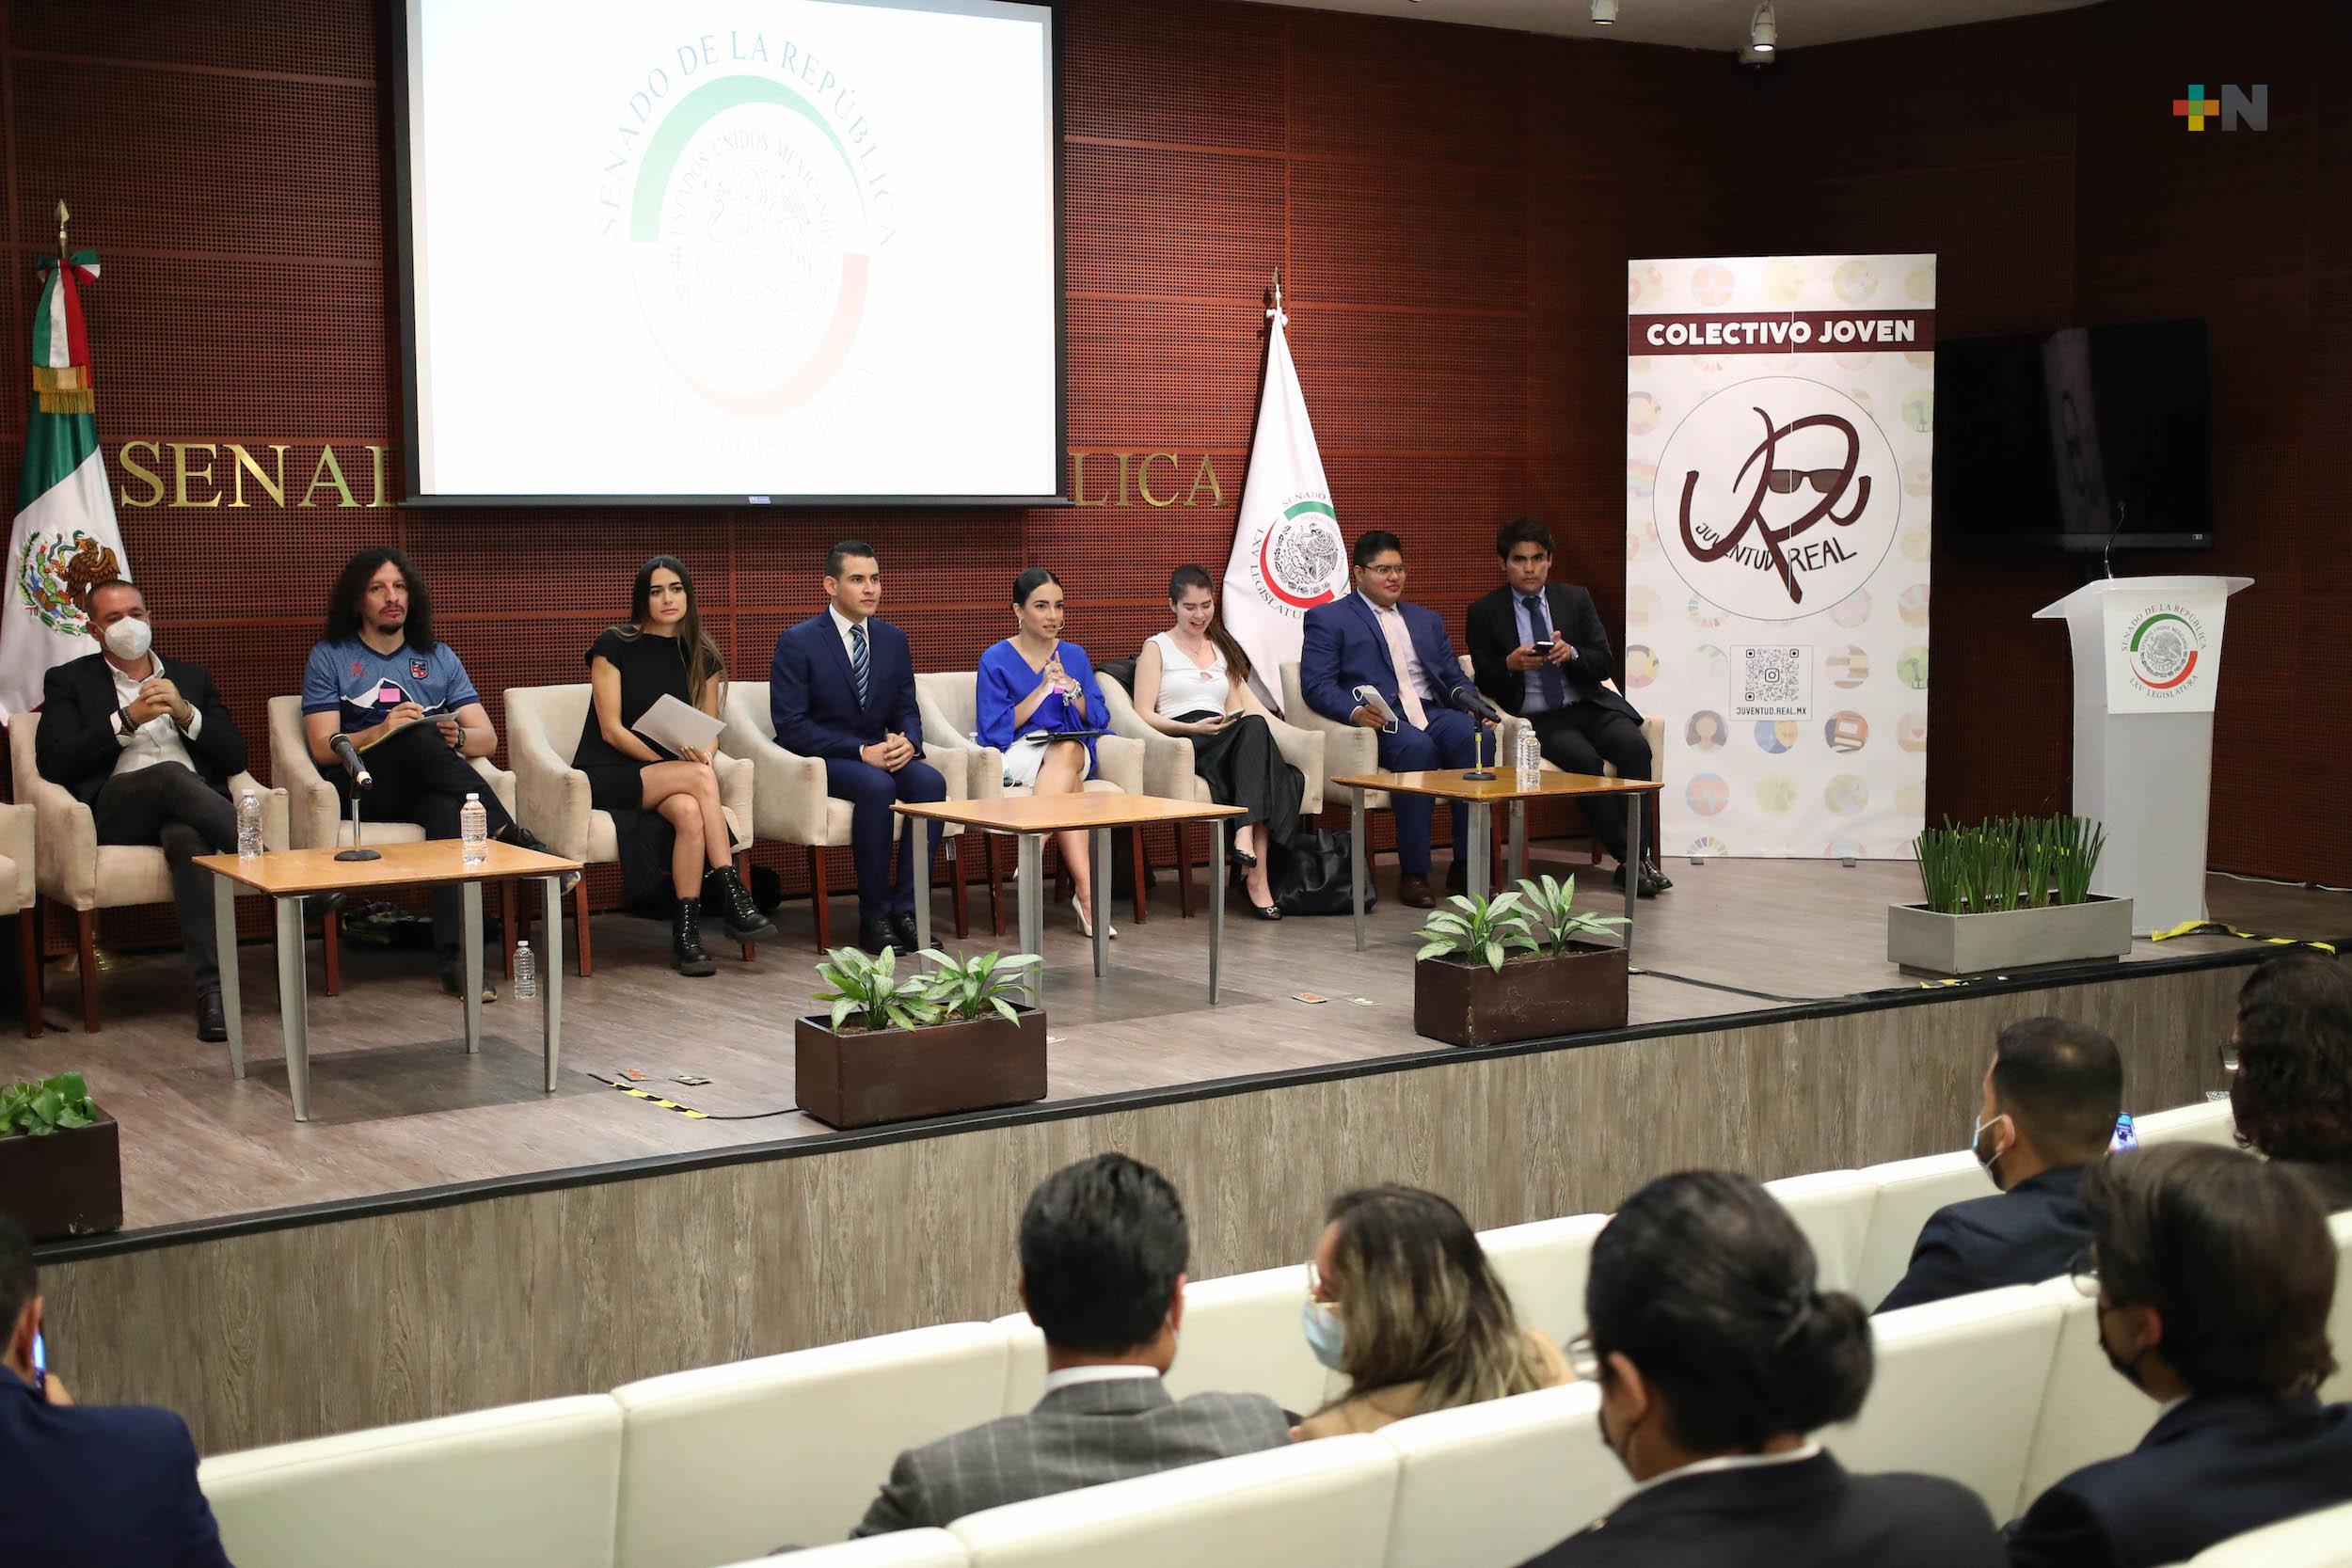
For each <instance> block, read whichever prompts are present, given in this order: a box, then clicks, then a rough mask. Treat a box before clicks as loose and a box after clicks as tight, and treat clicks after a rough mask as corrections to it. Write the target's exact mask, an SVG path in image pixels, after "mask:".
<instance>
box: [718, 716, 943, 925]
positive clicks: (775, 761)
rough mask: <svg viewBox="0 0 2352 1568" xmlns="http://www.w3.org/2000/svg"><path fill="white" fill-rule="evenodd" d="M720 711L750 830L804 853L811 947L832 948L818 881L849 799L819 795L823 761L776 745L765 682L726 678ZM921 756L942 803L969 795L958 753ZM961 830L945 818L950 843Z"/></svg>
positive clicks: (841, 832)
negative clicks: (742, 779) (748, 778)
mask: <svg viewBox="0 0 2352 1568" xmlns="http://www.w3.org/2000/svg"><path fill="white" fill-rule="evenodd" d="M722 711H723V712H724V713H725V715H726V721H727V727H726V728H725V729H724V730H722V731H721V732H720V734H719V744H720V746H721V747H723V749H724V750H725V751H726V752H727V754H728V755H730V756H737V757H741V758H744V759H745V760H746V761H748V762H750V764H751V765H752V781H753V783H752V822H753V826H754V828H755V830H756V831H757V832H758V834H759V836H760V837H761V838H763V839H766V840H769V841H770V842H771V843H776V844H790V845H797V846H799V847H802V848H804V849H806V850H807V851H808V881H809V888H810V894H809V899H810V904H811V906H812V907H813V909H814V910H815V911H816V916H817V950H818V952H819V953H828V952H831V951H832V950H833V919H832V914H831V912H830V908H829V900H830V898H831V896H832V895H831V889H830V887H829V886H828V884H827V882H826V879H825V851H826V850H828V849H846V848H848V847H849V846H850V802H849V801H847V800H834V798H833V797H832V796H831V795H828V794H827V793H825V763H824V759H823V758H821V757H804V756H801V755H799V754H798V753H796V752H787V751H786V750H785V749H784V748H783V747H781V746H779V745H777V744H776V731H775V721H774V720H773V719H772V718H771V714H770V709H769V706H768V683H767V682H766V681H734V682H731V683H730V684H729V685H728V687H727V696H726V703H725V705H724V706H723V710H722ZM924 738H925V739H926V741H928V740H929V739H930V736H928V735H926V736H925V737H924ZM923 760H924V761H925V762H928V763H930V765H931V766H932V767H934V768H938V769H939V772H940V776H941V777H942V778H943V779H945V780H946V784H947V799H948V800H965V799H968V798H969V796H970V792H971V787H972V775H971V766H970V762H969V759H967V758H966V757H965V756H964V755H963V754H962V753H961V752H956V753H954V754H953V755H949V756H941V755H934V754H933V753H932V752H931V750H930V747H929V746H928V745H927V746H926V747H925V748H924V752H923ZM943 764H944V766H943ZM961 832H963V829H962V828H961V826H960V825H958V824H955V823H952V822H951V823H949V824H948V825H947V828H946V832H945V833H944V834H943V835H942V836H943V838H944V839H947V840H952V839H954V838H955V837H956V836H957V835H959V834H961ZM898 833H899V841H900V846H901V847H900V853H904V852H905V849H904V845H905V842H906V840H905V824H904V823H903V822H901V823H900V824H899V825H898ZM947 852H948V857H949V858H948V865H949V867H950V869H951V871H952V873H953V875H954V878H955V895H956V935H957V936H959V937H961V936H966V935H968V934H970V925H969V923H968V921H967V918H966V916H965V912H964V884H963V862H962V861H961V860H960V859H957V858H956V856H955V847H954V846H953V845H952V844H950V845H949V846H948V851H947ZM926 883H927V885H926V886H924V887H923V888H922V889H921V890H920V892H919V893H918V894H917V895H916V896H918V897H922V898H929V897H930V892H931V890H930V886H929V885H928V879H926Z"/></svg>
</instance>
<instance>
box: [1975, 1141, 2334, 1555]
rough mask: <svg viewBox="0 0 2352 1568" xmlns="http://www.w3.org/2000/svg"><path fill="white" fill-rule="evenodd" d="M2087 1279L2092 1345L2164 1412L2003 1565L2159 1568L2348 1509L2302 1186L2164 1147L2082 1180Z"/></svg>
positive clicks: (2315, 1229) (2087, 1478)
mask: <svg viewBox="0 0 2352 1568" xmlns="http://www.w3.org/2000/svg"><path fill="white" fill-rule="evenodd" d="M2083 1207H2084V1208H2085V1209H2087V1210H2088V1211H2090V1229H2091V1236H2092V1243H2091V1248H2090V1256H2089V1258H2088V1259H2086V1267H2087V1268H2091V1269H2095V1270H2096V1271H2097V1275H2096V1278H2095V1280H2094V1279H2093V1278H2092V1277H2091V1276H2090V1275H2089V1274H2084V1275H2077V1276H2076V1277H2077V1280H2078V1282H2079V1283H2080V1284H2082V1286H2083V1288H2084V1289H2086V1290H2095V1291H2097V1294H2098V1302H2099V1348H2100V1350H2101V1351H2102V1352H2103V1353H2105V1354H2106V1358H2107V1362H2108V1364H2109V1365H2110V1366H2112V1367H2113V1368H2114V1369H2115V1370H2117V1371H2118V1372H2119V1373H2121V1374H2122V1376H2124V1377H2125V1378H2128V1379H2129V1380H2130V1381H2131V1383H2132V1385H2133V1386H2135V1387H2137V1388H2138V1389H2139V1390H2140V1391H2141V1392H2142V1393H2144V1394H2146V1395H2147V1396H2148V1397H2149V1398H2150V1399H2153V1400H2155V1401H2157V1402H2160V1403H2161V1404H2162V1405H2163V1406H2164V1411H2163V1414H2161V1415H2159V1416H2158V1417H2157V1418H2156V1423H2155V1425H2153V1426H2152V1427H2150V1428H2149V1429H2148V1435H2147V1436H2145V1437H2143V1438H2141V1439H2140V1440H2139V1447H2137V1449H2133V1450H2132V1451H2131V1452H2130V1453H2127V1454H2124V1455H2122V1457H2121V1458H2117V1459H2108V1460H2103V1461H2101V1462H2100V1463H2099V1464H2096V1465H2085V1466H2084V1467H2083V1468H2082V1469H2079V1470H2077V1471H2075V1472H2074V1474H2073V1475H2071V1476H2068V1477H2067V1478H2066V1479H2065V1480H2064V1481H2059V1482H2058V1484H2057V1485H2055V1486H2053V1487H2051V1488H2050V1489H2049V1490H2048V1491H2047V1492H2044V1493H2042V1496H2041V1497H2037V1498H2035V1499H2034V1503H2033V1506H2032V1507H2031V1508H2029V1509H2027V1510H2026V1513H2025V1517H2023V1518H2021V1519H2019V1520H2017V1521H2016V1522H2014V1523H2013V1524H2011V1525H2010V1527H2009V1529H2008V1532H2007V1534H2008V1544H2009V1560H2010V1564H2011V1568H2060V1565H2063V1568H2143V1565H2145V1568H2153V1565H2154V1564H2158V1563H2167V1562H2185V1561H2186V1560H2188V1559H2190V1558H2192V1557H2194V1556H2196V1555H2197V1554H2198V1553H2199V1552H2201V1551H2202V1550H2204V1549H2205V1548H2206V1547H2207V1546H2210V1545H2212V1544H2214V1543H2215V1542H2217V1541H2223V1540H2227V1539H2228V1538H2229V1537H2231V1536H2233V1535H2239V1534H2243V1533H2244V1532H2246V1531H2247V1530H2250V1529H2258V1528H2261V1527H2263V1526H2264V1525H2269V1524H2276V1523H2278V1522H2279V1521H2280V1520H2281V1519H2289V1518H2293V1517H2294V1516H2295V1515H2296V1514H2298V1513H2311V1512H2312V1511H2313V1510H2316V1509H2322V1508H2328V1507H2332V1506H2334V1505H2335V1504H2337V1503H2342V1502H2347V1501H2352V1405H2344V1404H2330V1405H2323V1404H2321V1403H2320V1402H2319V1394H2318V1392H2317V1390H2318V1388H2319V1386H2320V1384H2321V1383H2323V1382H2325V1381H2326V1380H2327V1378H2328V1375H2329V1374H2330V1373H2332V1372H2333V1371H2334V1370H2336V1361H2335V1357H2334V1356H2333V1355H2332V1354H2329V1349H2328V1306H2329V1304H2330V1303H2331V1302H2332V1301H2333V1300H2334V1298H2335V1285H2336V1249H2335V1247H2334V1246H2333V1245H2331V1244H2330V1243H2329V1241H2328V1222H2327V1218H2326V1216H2325V1215H2324V1214H2323V1213H2322V1212H2320V1207H2319V1200H2318V1199H2317V1198H2316V1197H2315V1196H2312V1190H2311V1187H2310V1184H2309V1183H2307V1182H2305V1181H2302V1180H2298V1179H2297V1178H2296V1177H2295V1176H2293V1175H2290V1174H2289V1173H2287V1172H2285V1171H2280V1170H2278V1169H2275V1168H2273V1167H2271V1166H2268V1165H2265V1164H2263V1162H2261V1161H2260V1160H2257V1159H2255V1158H2254V1157H2253V1156H2252V1155H2250V1154H2244V1153H2240V1152H2239V1151H2238V1150H2236V1149H2234V1148H2214V1147H2212V1146H2211V1145H2207V1144H2167V1145H2163V1146H2161V1147H2159V1148H2143V1149H2138V1150H2136V1151H2134V1152H2132V1153H2128V1154H2120V1155H2118V1156H2116V1157H2115V1158H2114V1159H2112V1160H2102V1161H2101V1162H2099V1163H2098V1164H2095V1165H2093V1166H2092V1167H2091V1168H2090V1171H2089V1172H2088V1173H2086V1174H2085V1176H2084V1177H2083Z"/></svg>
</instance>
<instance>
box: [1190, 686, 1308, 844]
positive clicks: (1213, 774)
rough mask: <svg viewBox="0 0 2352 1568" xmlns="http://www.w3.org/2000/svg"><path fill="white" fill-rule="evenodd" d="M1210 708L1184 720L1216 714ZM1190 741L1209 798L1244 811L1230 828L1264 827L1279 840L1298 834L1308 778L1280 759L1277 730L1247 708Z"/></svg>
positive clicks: (1230, 821) (1231, 820) (1228, 822)
mask: <svg viewBox="0 0 2352 1568" xmlns="http://www.w3.org/2000/svg"><path fill="white" fill-rule="evenodd" d="M1181 718H1182V721H1184V722H1191V721H1196V720H1201V719H1214V718H1216V714H1214V713H1210V712H1207V711H1202V712H1200V713H1187V714H1184V715H1182V716H1181ZM1191 740H1192V770H1193V771H1194V772H1196V773H1198V774H1200V777H1201V779H1202V781H1203V782H1204V783H1206V784H1208V786H1209V795H1210V798H1211V799H1213V800H1216V803H1217V804H1218V805H1220V806H1239V807H1241V808H1242V815H1241V816H1236V817H1229V818H1227V820H1226V826H1227V827H1229V828H1236V827H1247V826H1248V825H1250V824H1252V823H1256V824H1259V825H1261V826H1263V828H1264V829H1265V831H1266V832H1267V833H1268V834H1269V835H1270V836H1271V837H1272V838H1273V840H1274V842H1275V843H1277V844H1288V843H1290V842H1291V840H1292V839H1294V838H1295V837H1297V836H1298V807H1299V802H1300V800H1302V799H1303V798H1304V797H1305V795H1306V793H1307V781H1306V779H1305V778H1303V777H1301V776H1300V774H1299V771H1298V769H1297V768H1293V767H1292V766H1291V765H1290V764H1289V763H1287V762H1284V761H1283V760H1282V752H1281V749H1280V748H1279V747H1278V746H1276V745H1275V744H1274V732H1273V731H1272V730H1270V729H1268V728H1266V721H1264V720H1263V719H1261V718H1260V717H1259V716H1258V715H1256V714H1254V713H1245V714H1243V715H1242V716H1241V717H1240V718H1238V719H1235V720H1233V721H1232V722H1231V723H1229V724H1226V725H1225V726H1224V727H1223V728H1221V729H1219V730H1218V731H1217V732H1216V734H1215V735H1196V736H1191Z"/></svg>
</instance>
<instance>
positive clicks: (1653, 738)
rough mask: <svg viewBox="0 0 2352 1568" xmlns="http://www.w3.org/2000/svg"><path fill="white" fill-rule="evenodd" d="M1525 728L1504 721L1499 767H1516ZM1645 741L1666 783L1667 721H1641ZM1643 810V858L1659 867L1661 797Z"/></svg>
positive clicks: (1466, 660) (1647, 799)
mask: <svg viewBox="0 0 2352 1568" xmlns="http://www.w3.org/2000/svg"><path fill="white" fill-rule="evenodd" d="M1457 657H1459V658H1460V659H1461V661H1462V673H1464V674H1466V675H1467V674H1470V673H1471V671H1470V655H1468V654H1462V655H1459V656H1457ZM1601 684H1602V685H1603V686H1605V687H1607V688H1608V689H1610V690H1612V691H1614V692H1615V693H1616V694H1617V695H1618V696H1620V697H1622V696H1624V695H1625V689H1624V688H1623V687H1621V686H1619V685H1618V684H1617V683H1616V682H1615V681H1613V680H1609V681H1603V682H1601ZM1526 726H1527V721H1526V720H1524V719H1520V718H1518V717H1516V716H1511V717H1506V718H1505V719H1504V720H1503V721H1502V727H1501V728H1500V729H1498V730H1497V731H1496V732H1495V766H1496V767H1498V768H1509V767H1513V766H1515V764H1514V763H1513V761H1512V759H1513V758H1514V757H1516V756H1518V743H1519V731H1520V730H1522V729H1524V728H1526ZM1642 738H1643V739H1645V740H1647V741H1648V742H1649V765H1650V771H1649V776H1650V778H1651V779H1652V780H1654V781H1656V782H1659V783H1663V782H1664V781H1665V777H1666V723H1665V721H1664V720H1662V719H1659V718H1656V717H1654V716H1653V717H1650V718H1646V719H1644V720H1643V721H1642ZM1541 766H1542V767H1544V768H1551V771H1553V772H1555V773H1557V772H1558V771H1560V769H1558V768H1552V766H1551V764H1550V763H1549V762H1547V763H1544V764H1542V765H1541ZM1600 776H1601V777H1602V778H1604V779H1613V778H1616V777H1618V773H1617V765H1616V764H1615V763H1613V762H1603V763H1602V764H1601V765H1600ZM1641 807H1642V811H1643V813H1644V816H1643V818H1642V846H1643V850H1644V854H1643V857H1642V858H1643V859H1644V860H1646V861H1648V862H1649V863H1651V864H1653V865H1655V864H1657V863H1658V862H1659V858H1660V854H1661V851H1660V850H1659V847H1658V828H1659V816H1658V797H1657V796H1655V795H1645V796H1644V797H1643V798H1642V801H1641ZM1495 842H1496V843H1497V844H1498V845H1499V844H1501V843H1502V816H1500V815H1497V816H1496V817H1495ZM1491 863H1492V864H1495V865H1501V864H1502V855H1501V854H1500V853H1497V854H1496V856H1495V858H1494V860H1493V861H1492V862H1491ZM1592 863H1593V864H1595V865H1598V864H1599V863H1600V841H1599V840H1598V839H1593V840H1592Z"/></svg>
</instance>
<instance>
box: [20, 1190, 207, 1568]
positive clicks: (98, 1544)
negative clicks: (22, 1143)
mask: <svg viewBox="0 0 2352 1568" xmlns="http://www.w3.org/2000/svg"><path fill="white" fill-rule="evenodd" d="M40 1333H41V1303H40V1275H38V1273H37V1272H36V1271H35V1270H34V1267H33V1245H32V1243H31V1242H29V1241H27V1240H26V1239H25V1235H24V1227H21V1226H19V1225H18V1224H17V1223H16V1221H14V1220H12V1219H10V1218H9V1217H8V1215H6V1214H0V1336H5V1338H0V1498H5V1499H6V1500H7V1502H8V1519H7V1522H6V1524H5V1525H0V1530H5V1532H6V1540H7V1543H8V1544H7V1547H6V1549H5V1551H0V1561H5V1562H9V1563H23V1564H24V1565H25V1568H35V1565H40V1564H49V1563H58V1564H63V1563H72V1564H73V1568H228V1564H229V1557H228V1554H227V1553H225V1552H223V1551H222V1550H221V1548H220V1531H219V1529H218V1528H216V1527H215V1525H214V1523H213V1511H212V1508H211V1506H210V1505H209V1504H207V1503H206V1502H205V1500H204V1494H203V1492H202V1491H201V1490H199V1488H198V1486H197V1484H196V1445H195V1444H194V1443H191V1442H190V1441H189V1440H188V1429H187V1425H186V1423H185V1422H183V1421H182V1420H181V1419H180V1418H179V1417H177V1416H175V1415H173V1414H172V1413H171V1412H169V1411H168V1410H151V1409H148V1408H146V1407H145V1406H142V1405H112V1406H108V1405H86V1404H85V1405H77V1404H75V1403H74V1402H73V1401H72V1397H71V1396H70V1395H68V1394H67V1392H66V1388H65V1385H64V1384H63V1383H61V1382H59V1381H58V1379H57V1377H56V1374H55V1373H51V1374H48V1375H47V1376H45V1377H40V1375H39V1374H37V1373H36V1372H35V1371H34V1366H33V1360H34V1358H33V1341H34V1339H35V1338H36V1337H37V1336H39V1335H40ZM37 1377H39V1383H38V1386H37V1385H36V1378H37Z"/></svg>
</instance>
